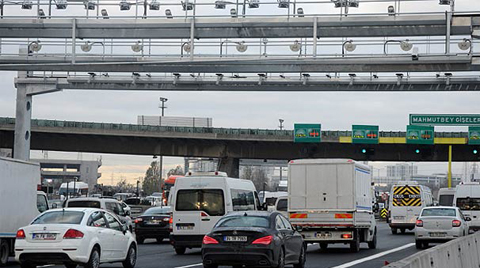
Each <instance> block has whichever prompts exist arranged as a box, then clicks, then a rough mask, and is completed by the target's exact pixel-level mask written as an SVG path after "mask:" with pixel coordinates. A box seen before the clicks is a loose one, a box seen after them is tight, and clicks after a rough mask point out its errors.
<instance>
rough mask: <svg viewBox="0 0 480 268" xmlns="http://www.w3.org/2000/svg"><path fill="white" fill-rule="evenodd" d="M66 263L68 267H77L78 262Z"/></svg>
mask: <svg viewBox="0 0 480 268" xmlns="http://www.w3.org/2000/svg"><path fill="white" fill-rule="evenodd" d="M64 265H65V267H67V268H77V264H75V263H65V264H64Z"/></svg>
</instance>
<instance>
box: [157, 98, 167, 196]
mask: <svg viewBox="0 0 480 268" xmlns="http://www.w3.org/2000/svg"><path fill="white" fill-rule="evenodd" d="M167 101H168V99H167V98H164V97H160V102H161V103H162V104H161V105H160V106H159V107H160V109H162V117H163V116H165V109H166V108H167V107H166V106H165V102H167ZM160 122H162V121H161V120H160ZM160 126H161V124H160ZM158 165H159V169H160V170H159V173H160V191H161V192H162V197H163V184H162V175H163V174H162V173H163V172H162V170H163V156H162V155H159V159H158ZM162 205H163V198H162Z"/></svg>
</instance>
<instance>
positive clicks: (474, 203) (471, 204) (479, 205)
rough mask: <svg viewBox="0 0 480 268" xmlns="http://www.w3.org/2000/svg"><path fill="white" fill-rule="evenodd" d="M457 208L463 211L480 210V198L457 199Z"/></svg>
mask: <svg viewBox="0 0 480 268" xmlns="http://www.w3.org/2000/svg"><path fill="white" fill-rule="evenodd" d="M457 207H458V208H460V209H461V210H480V198H457Z"/></svg>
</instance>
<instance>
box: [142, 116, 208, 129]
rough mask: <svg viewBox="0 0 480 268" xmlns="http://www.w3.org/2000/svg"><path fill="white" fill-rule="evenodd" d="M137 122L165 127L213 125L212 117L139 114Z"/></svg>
mask: <svg viewBox="0 0 480 268" xmlns="http://www.w3.org/2000/svg"><path fill="white" fill-rule="evenodd" d="M137 124H139V125H148V126H164V127H213V120H212V118H206V117H180V116H150V115H139V116H138V117H137Z"/></svg>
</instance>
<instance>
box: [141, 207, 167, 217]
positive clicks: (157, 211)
mask: <svg viewBox="0 0 480 268" xmlns="http://www.w3.org/2000/svg"><path fill="white" fill-rule="evenodd" d="M170 212H172V209H171V208H170V207H153V208H149V209H147V210H146V211H145V212H144V213H143V215H145V216H149V215H165V214H170Z"/></svg>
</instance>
